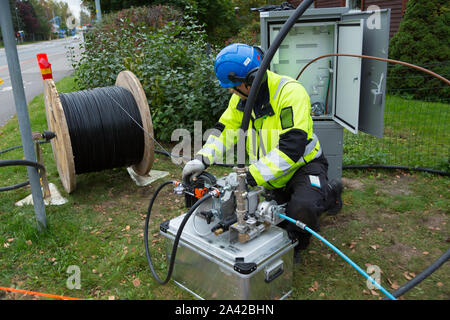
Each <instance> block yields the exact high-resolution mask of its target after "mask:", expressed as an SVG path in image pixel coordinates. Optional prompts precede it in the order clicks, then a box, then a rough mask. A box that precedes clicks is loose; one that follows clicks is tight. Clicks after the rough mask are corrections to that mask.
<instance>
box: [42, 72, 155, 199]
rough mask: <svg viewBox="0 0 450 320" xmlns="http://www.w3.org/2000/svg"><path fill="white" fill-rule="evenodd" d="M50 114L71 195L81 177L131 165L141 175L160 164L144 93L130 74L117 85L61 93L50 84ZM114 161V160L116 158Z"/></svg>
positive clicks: (58, 159)
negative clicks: (88, 173) (89, 173)
mask: <svg viewBox="0 0 450 320" xmlns="http://www.w3.org/2000/svg"><path fill="white" fill-rule="evenodd" d="M44 95H45V112H46V116H47V124H48V128H49V130H50V131H53V132H54V133H55V134H56V137H55V138H54V139H52V140H51V144H52V150H53V156H54V158H55V161H56V167H57V169H58V173H59V177H60V179H61V182H62V184H63V186H64V189H65V190H66V191H67V192H68V193H72V192H73V191H74V190H75V188H76V174H80V173H85V172H92V171H101V170H105V169H110V168H112V167H121V166H131V167H132V168H133V170H134V171H135V172H136V173H137V174H138V175H140V176H145V175H146V174H148V173H149V172H150V170H151V168H152V166H153V161H154V140H153V139H152V138H153V136H154V134H153V123H152V117H151V114H150V108H149V105H148V102H147V97H146V95H145V92H144V89H143V88H142V85H141V83H140V82H139V79H138V78H137V77H136V76H135V75H134V74H133V73H132V72H130V71H122V72H120V73H119V75H118V76H117V78H116V83H115V86H112V87H106V88H95V89H92V90H83V91H78V92H72V93H67V94H63V93H61V94H60V93H58V91H57V90H56V86H55V83H54V82H53V80H52V79H48V80H45V83H44ZM111 159H113V160H114V161H113V160H111Z"/></svg>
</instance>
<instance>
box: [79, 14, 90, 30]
mask: <svg viewBox="0 0 450 320" xmlns="http://www.w3.org/2000/svg"><path fill="white" fill-rule="evenodd" d="M90 23H91V16H90V15H89V13H87V12H86V11H84V10H81V11H80V24H81V25H82V26H83V25H86V24H90Z"/></svg>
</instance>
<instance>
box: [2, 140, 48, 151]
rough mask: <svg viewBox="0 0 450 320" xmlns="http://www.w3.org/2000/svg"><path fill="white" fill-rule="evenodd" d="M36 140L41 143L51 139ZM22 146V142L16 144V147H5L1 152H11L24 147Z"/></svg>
mask: <svg viewBox="0 0 450 320" xmlns="http://www.w3.org/2000/svg"><path fill="white" fill-rule="evenodd" d="M36 142H37V143H39V144H43V143H49V142H50V140H39V141H36ZM22 147H23V146H22V145H21V144H20V145H18V146H14V147H10V148H7V149H4V150H0V154H2V153H6V152H9V151H12V150H15V149H19V148H22Z"/></svg>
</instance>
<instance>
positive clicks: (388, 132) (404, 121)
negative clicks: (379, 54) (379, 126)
mask: <svg viewBox="0 0 450 320" xmlns="http://www.w3.org/2000/svg"><path fill="white" fill-rule="evenodd" d="M384 121H385V124H384V135H383V137H382V138H375V137H373V136H371V135H368V134H365V133H363V132H359V133H358V134H357V135H355V134H352V133H350V132H348V131H347V130H345V133H344V160H343V161H344V165H349V164H381V165H385V164H389V165H402V166H409V167H418V168H427V169H434V170H441V171H446V172H449V171H450V162H449V161H450V153H449V147H448V146H449V145H450V131H449V130H448V128H449V127H450V104H445V103H437V102H425V101H415V100H406V99H402V98H400V97H396V96H387V99H386V104H385V119H384Z"/></svg>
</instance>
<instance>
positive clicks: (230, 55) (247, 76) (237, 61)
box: [214, 43, 264, 88]
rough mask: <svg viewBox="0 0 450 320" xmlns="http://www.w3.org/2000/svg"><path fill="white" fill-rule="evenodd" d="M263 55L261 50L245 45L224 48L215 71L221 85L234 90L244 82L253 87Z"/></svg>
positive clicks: (231, 45)
mask: <svg viewBox="0 0 450 320" xmlns="http://www.w3.org/2000/svg"><path fill="white" fill-rule="evenodd" d="M263 55H264V53H263V51H262V50H261V49H260V48H258V47H252V46H249V45H246V44H243V43H234V44H230V45H228V46H226V47H225V48H223V49H222V51H220V52H219V54H218V55H217V57H216V60H215V62H214V71H215V73H216V76H217V79H219V83H220V85H221V86H222V87H224V88H233V87H236V86H238V85H240V84H241V83H242V82H244V83H245V84H247V85H251V84H252V81H253V78H254V76H255V74H256V72H257V71H258V68H259V66H260V65H261V60H262V59H263Z"/></svg>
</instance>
